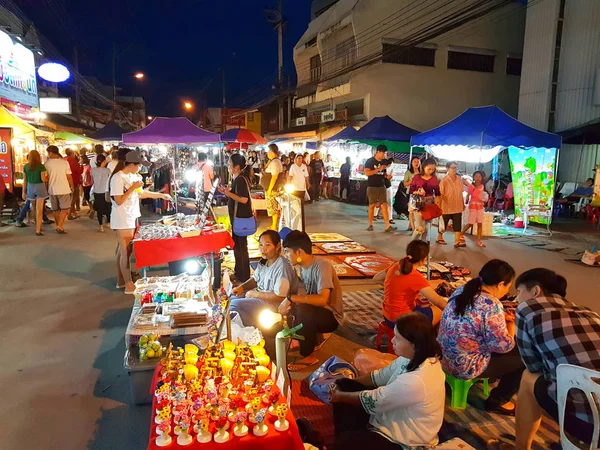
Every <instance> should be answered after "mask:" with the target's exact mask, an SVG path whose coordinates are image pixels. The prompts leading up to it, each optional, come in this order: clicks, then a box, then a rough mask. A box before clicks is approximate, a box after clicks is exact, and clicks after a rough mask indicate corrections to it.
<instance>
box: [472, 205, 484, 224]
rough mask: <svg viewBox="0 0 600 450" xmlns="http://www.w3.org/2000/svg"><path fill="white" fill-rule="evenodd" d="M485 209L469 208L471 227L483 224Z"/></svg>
mask: <svg viewBox="0 0 600 450" xmlns="http://www.w3.org/2000/svg"><path fill="white" fill-rule="evenodd" d="M483 214H484V211H483V208H482V209H470V208H469V225H475V224H476V223H483Z"/></svg>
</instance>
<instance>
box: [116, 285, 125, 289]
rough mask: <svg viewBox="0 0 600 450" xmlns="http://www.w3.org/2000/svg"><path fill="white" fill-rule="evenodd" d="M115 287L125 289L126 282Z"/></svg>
mask: <svg viewBox="0 0 600 450" xmlns="http://www.w3.org/2000/svg"><path fill="white" fill-rule="evenodd" d="M115 287H116V288H117V289H125V285H124V284H117V285H116V286H115Z"/></svg>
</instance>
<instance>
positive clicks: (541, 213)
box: [411, 106, 561, 233]
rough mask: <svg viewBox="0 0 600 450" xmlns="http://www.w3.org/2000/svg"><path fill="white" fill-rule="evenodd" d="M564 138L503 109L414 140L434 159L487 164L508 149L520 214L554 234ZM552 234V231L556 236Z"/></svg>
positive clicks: (486, 110) (473, 113) (470, 113)
mask: <svg viewBox="0 0 600 450" xmlns="http://www.w3.org/2000/svg"><path fill="white" fill-rule="evenodd" d="M560 146H561V137H560V136H558V135H556V134H553V133H547V132H545V131H540V130H537V129H535V128H532V127H530V126H528V125H525V124H524V123H522V122H519V121H518V120H517V119H514V118H513V117H511V116H510V115H508V114H506V113H505V112H504V111H502V110H501V109H500V108H498V107H497V106H482V107H476V108H469V109H467V110H466V111H465V112H464V113H462V114H461V115H459V116H458V117H456V118H455V119H453V120H451V121H450V122H448V123H446V124H444V125H441V126H439V127H437V128H434V129H432V130H429V131H425V132H423V133H420V134H417V135H415V136H413V137H412V139H411V149H412V148H414V147H423V148H425V149H426V151H427V152H428V153H430V154H432V155H433V156H435V157H437V158H440V159H445V160H452V161H465V162H471V163H479V164H482V163H486V162H489V161H491V160H492V159H494V158H495V157H496V156H497V155H498V154H499V153H500V152H502V151H503V150H505V149H507V150H508V157H509V160H510V168H511V175H512V182H513V190H514V195H515V214H516V215H523V221H524V227H525V228H524V231H525V230H526V228H527V223H528V222H529V219H531V221H532V222H538V223H541V224H544V225H546V226H547V229H548V232H550V222H551V220H552V207H553V205H552V201H553V198H554V187H555V174H556V167H557V163H558V154H559V153H558V152H559V149H560ZM550 233H551V232H550Z"/></svg>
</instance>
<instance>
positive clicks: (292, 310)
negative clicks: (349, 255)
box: [279, 230, 343, 372]
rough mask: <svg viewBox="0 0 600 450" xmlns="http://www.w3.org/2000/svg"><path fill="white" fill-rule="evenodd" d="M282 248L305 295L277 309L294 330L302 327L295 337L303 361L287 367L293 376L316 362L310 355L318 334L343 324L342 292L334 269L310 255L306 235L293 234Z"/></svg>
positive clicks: (309, 242) (296, 297)
mask: <svg viewBox="0 0 600 450" xmlns="http://www.w3.org/2000/svg"><path fill="white" fill-rule="evenodd" d="M283 248H284V249H285V252H286V255H287V257H288V259H289V260H290V262H291V263H292V265H293V266H299V267H300V269H301V273H302V281H303V283H304V289H305V291H306V294H304V295H302V294H298V295H290V296H288V297H287V298H286V299H285V300H284V301H283V302H281V304H280V305H279V312H280V313H281V314H288V313H289V314H290V315H292V316H293V317H294V320H293V324H294V326H296V325H298V324H300V323H301V324H303V327H302V328H301V329H300V330H299V331H298V334H299V335H301V336H304V340H303V341H300V355H301V356H302V358H301V359H300V360H297V361H295V362H294V363H293V364H289V365H288V368H289V370H290V371H292V372H295V371H298V370H302V369H304V368H306V367H309V366H311V365H313V364H316V363H317V362H319V360H318V359H317V358H316V357H314V356H313V355H312V353H313V352H314V350H315V347H316V346H317V334H318V333H332V332H334V331H335V330H336V329H337V328H338V326H339V323H340V322H341V321H342V320H343V307H342V288H341V285H340V282H339V279H338V277H337V275H336V273H335V270H334V268H333V265H332V264H331V262H329V261H328V260H327V259H325V258H322V257H320V256H314V255H313V254H312V242H311V240H310V237H308V234H306V233H304V232H303V231H297V230H294V231H292V232H290V233H289V234H288V235H287V236H286V238H285V239H284V241H283Z"/></svg>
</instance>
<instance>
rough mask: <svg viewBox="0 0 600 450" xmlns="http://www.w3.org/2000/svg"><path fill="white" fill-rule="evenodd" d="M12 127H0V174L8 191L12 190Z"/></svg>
mask: <svg viewBox="0 0 600 450" xmlns="http://www.w3.org/2000/svg"><path fill="white" fill-rule="evenodd" d="M11 141H12V128H0V174H2V177H3V178H4V183H6V187H7V188H8V190H9V191H10V192H12V190H13V182H14V180H13V167H12V145H11Z"/></svg>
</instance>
